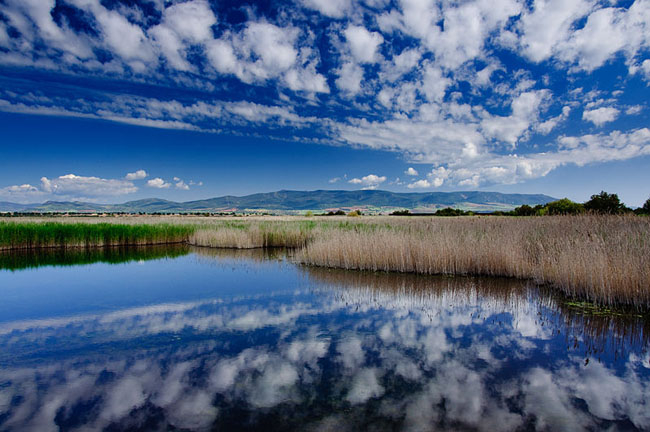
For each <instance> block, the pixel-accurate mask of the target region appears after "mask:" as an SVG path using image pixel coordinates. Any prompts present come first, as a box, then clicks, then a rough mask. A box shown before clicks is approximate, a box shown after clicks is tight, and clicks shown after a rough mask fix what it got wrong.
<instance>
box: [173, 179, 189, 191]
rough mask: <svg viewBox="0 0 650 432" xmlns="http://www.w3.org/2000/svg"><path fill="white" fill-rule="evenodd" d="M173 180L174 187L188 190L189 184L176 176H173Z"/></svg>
mask: <svg viewBox="0 0 650 432" xmlns="http://www.w3.org/2000/svg"><path fill="white" fill-rule="evenodd" d="M174 181H175V182H176V183H175V186H176V189H181V190H190V185H188V184H187V183H185V182H184V181H183V180H181V179H178V178H176V177H175V178H174Z"/></svg>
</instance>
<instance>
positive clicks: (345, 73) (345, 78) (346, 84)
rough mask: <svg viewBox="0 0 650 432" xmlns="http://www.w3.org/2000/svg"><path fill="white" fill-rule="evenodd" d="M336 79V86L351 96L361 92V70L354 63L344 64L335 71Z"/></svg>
mask: <svg viewBox="0 0 650 432" xmlns="http://www.w3.org/2000/svg"><path fill="white" fill-rule="evenodd" d="M337 74H338V76H339V77H338V78H337V79H336V86H337V87H338V88H339V89H341V90H343V91H345V92H347V93H349V94H351V95H355V94H357V93H359V92H360V91H361V81H362V80H363V69H362V68H361V66H359V65H358V64H356V63H352V62H350V63H344V64H343V65H342V66H341V68H340V69H338V70H337Z"/></svg>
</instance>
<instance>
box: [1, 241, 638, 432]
mask: <svg viewBox="0 0 650 432" xmlns="http://www.w3.org/2000/svg"><path fill="white" fill-rule="evenodd" d="M201 252H203V253H204V254H203V255H198V253H199V252H197V251H195V252H193V253H192V254H191V255H189V256H186V257H179V258H174V259H173V260H171V262H170V260H169V259H162V260H153V261H150V262H148V263H147V264H148V265H150V266H151V267H153V269H150V270H147V271H145V272H144V273H142V274H143V275H148V274H151V273H152V271H153V270H155V271H156V272H158V273H159V274H160V277H161V278H163V277H167V278H171V280H172V281H173V282H174V283H177V284H178V289H179V290H181V291H183V290H185V286H184V285H183V284H182V279H180V278H176V277H174V272H176V271H177V270H178V267H177V266H176V265H175V264H174V263H178V260H180V261H182V264H183V266H185V267H186V272H185V273H184V274H193V275H194V276H193V278H192V279H191V282H192V283H194V284H198V285H199V286H198V287H196V286H195V287H194V288H192V289H188V290H185V294H186V295H185V296H184V297H183V298H181V299H180V300H179V301H169V302H158V303H151V304H144V305H143V304H140V303H141V302H140V300H136V301H133V302H132V303H131V304H130V305H128V306H126V307H114V306H115V305H113V306H112V307H111V309H110V310H105V308H102V307H96V308H94V309H93V307H91V306H92V305H89V304H85V305H81V306H82V307H80V310H83V311H82V312H81V313H77V314H70V315H65V316H62V315H60V314H57V312H56V311H55V310H50V311H47V313H45V314H42V315H41V316H38V317H36V318H26V319H15V320H10V321H3V322H2V323H0V348H1V349H0V352H2V353H3V354H0V429H2V430H39V431H47V430H60V429H61V430H83V429H86V430H88V429H93V430H96V429H104V428H109V429H111V430H126V429H134V428H135V429H144V430H160V429H169V428H181V429H191V430H208V429H213V428H216V429H219V430H223V429H225V430H228V429H238V430H248V429H249V430H255V429H262V428H264V429H265V430H290V429H309V430H332V429H337V430H358V429H360V428H365V429H374V430H383V429H391V430H393V429H398V430H431V429H450V430H458V429H466V428H470V429H477V430H491V431H494V430H515V429H537V430H581V429H594V428H597V429H603V428H610V427H611V428H612V429H613V430H619V429H635V428H636V429H648V428H650V414H649V413H648V410H647V406H648V403H649V402H650V356H649V355H648V352H647V349H646V348H647V343H646V342H645V336H644V335H646V334H647V332H644V326H645V324H644V322H643V321H642V320H636V321H634V320H632V321H629V320H628V321H625V322H622V321H620V320H619V321H616V320H614V319H613V318H605V317H599V319H601V321H596V318H594V317H591V318H590V319H588V320H585V319H584V317H578V316H573V317H572V316H571V311H570V310H568V309H566V308H564V307H563V306H562V304H561V302H559V301H558V300H557V299H554V298H553V297H552V296H550V295H547V294H544V293H540V292H539V291H538V290H537V288H535V287H533V286H529V285H528V284H526V283H522V282H517V281H512V280H500V279H472V278H431V277H427V278H423V277H416V276H409V275H385V274H383V275H382V274H370V273H359V272H343V271H333V270H324V269H315V268H306V267H294V266H293V265H291V264H289V263H287V262H286V261H278V260H269V259H266V258H264V257H260V256H259V255H255V252H247V253H231V254H230V255H228V256H224V253H223V252H220V253H219V254H213V255H215V256H210V254H205V251H201ZM233 254H234V255H233ZM267 258H268V257H267ZM137 265H138V264H137V263H134V262H131V263H128V264H124V265H122V266H117V267H114V272H115V273H116V275H114V276H113V277H114V279H115V278H117V279H118V280H119V278H120V277H122V276H125V275H129V276H134V275H135V276H137V275H138V273H137V272H135V273H133V267H136V266H137ZM79 268H80V269H83V268H87V267H79ZM140 268H141V267H140ZM68 270H71V269H68ZM39 271H40V269H37V270H31V271H30V272H27V273H23V274H24V275H28V274H32V275H35V276H34V278H35V279H34V280H39V281H40V280H42V279H41V278H39V277H38V275H37V273H38V272H39ZM16 274H17V273H12V275H14V276H15V275H16ZM224 275H230V277H228V278H223V282H224V283H226V284H229V283H231V281H232V280H235V279H237V280H239V285H242V284H244V283H247V284H248V285H247V286H248V289H247V290H240V291H235V290H232V289H222V288H221V287H222V284H221V283H220V282H218V281H219V280H220V278H222V277H224ZM0 278H2V279H3V282H4V283H11V280H12V279H11V278H10V277H8V275H7V274H0ZM136 280H137V279H136ZM264 280H268V281H269V282H268V284H265V283H264V282H263V281H264ZM50 283H51V284H56V283H57V282H56V281H50ZM107 283H109V281H107ZM138 283H140V282H139V280H138ZM2 286H3V287H5V286H6V285H2ZM42 288H43V289H46V288H47V286H44V287H42ZM208 288H211V289H212V295H211V296H210V295H206V293H207V292H208ZM2 289H5V288H2ZM102 292H103V291H102ZM106 292H109V291H108V290H107V291H106ZM103 298H104V297H102V296H101V295H100V296H99V300H102V299H103ZM99 300H98V301H99ZM15 301H17V300H15ZM574 315H575V314H574ZM603 320H604V321H603ZM588 325H592V327H591V328H587V326H588ZM594 329H596V330H594ZM576 341H577V343H576ZM612 347H616V348H615V351H616V350H618V352H617V353H616V354H615V352H613V351H611V350H610V348H612ZM601 351H602V352H601ZM599 357H600V361H599ZM587 359H589V361H588V362H586V360H587Z"/></svg>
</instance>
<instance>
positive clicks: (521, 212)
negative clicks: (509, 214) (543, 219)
mask: <svg viewBox="0 0 650 432" xmlns="http://www.w3.org/2000/svg"><path fill="white" fill-rule="evenodd" d="M513 214H514V215H515V216H535V215H536V214H537V211H536V210H535V209H534V208H532V207H531V206H529V205H527V204H524V205H522V206H519V207H517V208H516V209H514V210H513Z"/></svg>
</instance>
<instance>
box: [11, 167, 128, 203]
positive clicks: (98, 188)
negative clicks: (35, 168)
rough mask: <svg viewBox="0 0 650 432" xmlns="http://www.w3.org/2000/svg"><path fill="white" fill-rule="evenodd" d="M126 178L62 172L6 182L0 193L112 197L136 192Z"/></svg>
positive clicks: (23, 197)
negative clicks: (31, 181)
mask: <svg viewBox="0 0 650 432" xmlns="http://www.w3.org/2000/svg"><path fill="white" fill-rule="evenodd" d="M137 190H138V188H137V187H136V186H135V185H134V184H133V183H132V182H131V181H129V180H122V179H104V178H100V177H92V176H91V177H85V176H79V175H76V174H66V175H62V176H59V177H56V178H52V179H50V178H48V177H41V180H40V184H39V185H38V186H33V185H31V184H23V185H14V186H7V187H4V188H1V189H0V197H3V198H4V199H7V200H14V201H17V202H34V201H35V200H42V199H66V200H68V199H75V200H76V199H90V200H95V199H97V198H102V197H114V196H120V195H127V194H130V193H134V192H137Z"/></svg>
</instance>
